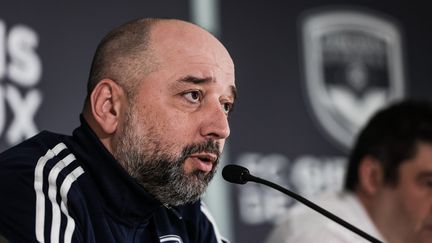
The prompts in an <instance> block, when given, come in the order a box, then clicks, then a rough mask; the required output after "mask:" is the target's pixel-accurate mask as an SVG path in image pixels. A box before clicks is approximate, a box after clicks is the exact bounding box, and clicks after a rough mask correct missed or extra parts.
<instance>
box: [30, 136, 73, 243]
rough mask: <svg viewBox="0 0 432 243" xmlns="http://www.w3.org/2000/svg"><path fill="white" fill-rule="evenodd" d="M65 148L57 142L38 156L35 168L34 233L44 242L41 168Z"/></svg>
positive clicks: (43, 200) (43, 203)
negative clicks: (42, 154)
mask: <svg viewBox="0 0 432 243" xmlns="http://www.w3.org/2000/svg"><path fill="white" fill-rule="evenodd" d="M64 149H66V145H65V144H64V143H59V144H57V145H56V146H55V147H54V148H52V149H48V151H47V152H46V154H45V155H44V156H42V157H40V158H39V160H38V162H37V164H36V168H35V175H34V176H35V178H34V189H35V192H36V219H35V220H36V222H35V231H36V232H35V233H36V239H37V241H38V242H41V243H43V242H45V239H44V226H45V195H44V193H43V189H42V188H43V169H44V167H45V164H46V163H47V161H48V160H50V159H52V158H53V157H54V156H55V155H57V154H59V153H60V152H61V151H62V150H64Z"/></svg>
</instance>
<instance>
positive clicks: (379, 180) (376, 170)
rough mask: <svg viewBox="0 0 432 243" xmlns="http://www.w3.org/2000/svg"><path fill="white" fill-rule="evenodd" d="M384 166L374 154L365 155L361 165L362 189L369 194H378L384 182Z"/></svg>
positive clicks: (360, 178) (360, 179)
mask: <svg viewBox="0 0 432 243" xmlns="http://www.w3.org/2000/svg"><path fill="white" fill-rule="evenodd" d="M383 177H384V174H383V168H382V165H381V163H380V162H379V160H378V159H376V158H375V157H372V156H366V157H364V158H363V159H362V160H361V162H360V167H359V182H360V188H359V189H360V190H361V191H363V192H364V193H366V194H367V195H373V194H376V193H377V192H378V191H379V189H380V187H381V186H382V184H383Z"/></svg>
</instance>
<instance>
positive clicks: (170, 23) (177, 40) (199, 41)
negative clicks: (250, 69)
mask: <svg viewBox="0 0 432 243" xmlns="http://www.w3.org/2000/svg"><path fill="white" fill-rule="evenodd" d="M150 38H151V39H150V40H151V41H150V43H151V45H152V47H153V48H152V49H154V50H155V52H156V53H155V54H156V55H157V56H158V57H161V58H163V59H165V60H169V59H176V58H179V57H182V58H191V59H193V60H194V61H196V62H200V60H202V61H203V62H206V63H207V62H208V60H213V61H214V63H215V64H217V65H220V64H222V63H224V64H225V65H226V66H225V65H223V67H222V68H224V69H225V68H229V69H234V64H233V61H232V59H231V57H230V55H229V53H228V51H227V50H226V48H225V47H224V46H223V45H222V43H220V42H219V40H217V39H216V38H215V37H214V36H213V35H211V34H210V33H209V32H207V31H206V30H204V29H202V28H201V27H199V26H196V25H194V24H191V23H188V22H184V21H180V20H165V21H160V22H158V23H157V24H155V26H154V27H153V28H152V32H151V37H150Z"/></svg>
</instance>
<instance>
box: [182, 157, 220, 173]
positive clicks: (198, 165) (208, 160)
mask: <svg viewBox="0 0 432 243" xmlns="http://www.w3.org/2000/svg"><path fill="white" fill-rule="evenodd" d="M189 158H191V159H192V163H193V167H195V169H198V170H201V171H204V172H210V171H211V170H212V169H213V165H214V164H215V162H216V160H217V159H218V156H216V155H215V154H212V153H199V154H192V155H191V156H189Z"/></svg>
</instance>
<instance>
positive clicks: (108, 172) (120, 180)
mask: <svg viewBox="0 0 432 243" xmlns="http://www.w3.org/2000/svg"><path fill="white" fill-rule="evenodd" d="M80 121H81V126H80V127H78V128H77V129H75V130H74V132H73V139H74V140H75V141H76V142H77V143H78V144H79V147H80V149H81V150H82V151H80V152H79V153H78V154H77V155H78V156H82V158H81V160H82V163H83V164H84V165H85V167H86V168H87V171H88V172H89V173H90V176H91V179H92V180H94V182H95V184H96V187H97V188H98V190H99V192H100V193H101V196H102V198H103V201H104V202H103V204H104V205H105V206H106V207H107V208H108V210H109V211H110V213H112V214H114V215H116V216H117V217H119V218H120V219H126V220H128V221H129V220H132V221H136V220H140V221H141V220H143V218H148V217H150V216H151V214H152V213H153V212H154V211H155V210H157V209H158V208H160V207H161V206H162V204H161V203H160V202H159V201H157V200H156V199H155V198H154V197H153V196H151V195H150V194H149V193H147V192H146V191H145V190H144V188H143V187H141V186H140V185H139V184H138V183H137V181H136V180H135V179H134V178H132V177H131V176H129V174H128V173H127V172H126V171H125V170H124V169H123V168H122V167H121V165H120V164H119V162H118V161H117V160H116V159H115V158H114V157H113V156H112V154H111V153H110V152H109V151H108V150H107V149H106V148H105V146H104V145H103V144H102V143H101V142H100V140H99V138H98V137H97V136H96V134H95V133H94V132H93V130H92V129H91V128H90V126H89V125H88V123H87V122H86V121H85V119H84V117H83V116H82V115H81V116H80Z"/></svg>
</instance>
